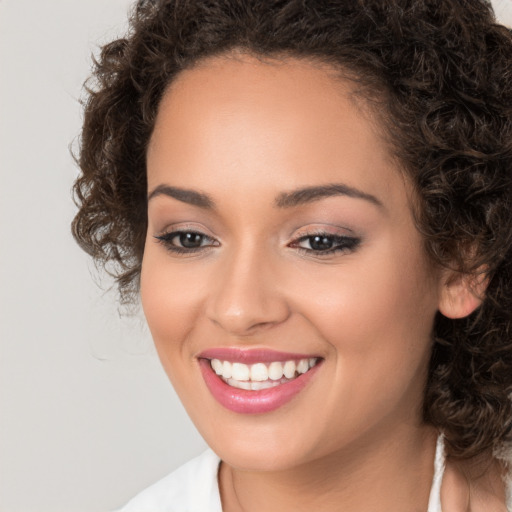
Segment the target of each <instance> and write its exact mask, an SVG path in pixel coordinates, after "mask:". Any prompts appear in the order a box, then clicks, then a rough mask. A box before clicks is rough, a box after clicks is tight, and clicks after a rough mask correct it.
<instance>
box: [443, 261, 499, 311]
mask: <svg viewBox="0 0 512 512" xmlns="http://www.w3.org/2000/svg"><path fill="white" fill-rule="evenodd" d="M488 281H489V280H488V276H487V274H486V273H485V272H483V271H482V272H479V271H477V272H476V273H475V274H461V273H454V272H449V274H447V275H445V276H444V278H443V279H442V280H441V290H440V296H439V312H440V313H441V314H442V315H444V316H446V317H447V318H452V319H456V318H465V317H466V316H468V315H470V314H471V313H473V311H475V310H476V309H477V308H478V307H479V306H480V305H481V304H482V302H483V299H484V297H485V291H486V289H487V284H488Z"/></svg>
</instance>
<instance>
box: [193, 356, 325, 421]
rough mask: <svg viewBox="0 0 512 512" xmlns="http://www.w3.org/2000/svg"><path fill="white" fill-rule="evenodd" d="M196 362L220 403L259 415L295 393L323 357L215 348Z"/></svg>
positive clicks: (290, 397)
mask: <svg viewBox="0 0 512 512" xmlns="http://www.w3.org/2000/svg"><path fill="white" fill-rule="evenodd" d="M198 362H199V366H200V369H201V373H202V375H203V379H204V381H205V384H206V386H207V388H208V390H209V391H210V393H211V394H212V396H213V397H214V398H215V399H216V400H217V401H218V402H219V403H220V404H221V405H222V406H224V407H225V408H227V409H229V410H231V411H233V412H237V413H242V414H260V413H267V412H271V411H274V410H276V409H278V408H280V407H282V406H283V405H285V404H286V403H288V402H290V401H291V400H292V399H293V398H294V397H295V396H297V395H298V394H299V393H300V392H301V391H302V390H303V389H304V388H305V386H306V385H307V384H308V383H309V382H310V381H311V380H312V378H313V376H314V374H315V373H316V372H317V371H318V369H319V367H321V366H322V365H321V363H322V362H323V359H322V358H320V357H308V356H305V355H299V354H290V353H281V352H275V351H269V350H239V349H215V350H209V351H205V352H204V353H202V354H201V355H200V356H199V357H198Z"/></svg>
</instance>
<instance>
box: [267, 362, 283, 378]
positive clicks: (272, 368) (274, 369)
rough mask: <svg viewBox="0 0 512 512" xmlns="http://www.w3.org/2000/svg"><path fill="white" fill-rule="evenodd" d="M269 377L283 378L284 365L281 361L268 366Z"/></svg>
mask: <svg viewBox="0 0 512 512" xmlns="http://www.w3.org/2000/svg"><path fill="white" fill-rule="evenodd" d="M268 378H269V379H271V380H279V379H282V378H283V365H282V364H281V363H279V362H277V361H276V362H273V363H270V365H269V367H268Z"/></svg>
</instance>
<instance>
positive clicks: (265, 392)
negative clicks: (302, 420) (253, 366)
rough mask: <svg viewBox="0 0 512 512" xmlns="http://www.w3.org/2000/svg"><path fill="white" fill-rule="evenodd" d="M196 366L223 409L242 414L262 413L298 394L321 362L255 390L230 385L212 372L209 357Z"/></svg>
mask: <svg viewBox="0 0 512 512" xmlns="http://www.w3.org/2000/svg"><path fill="white" fill-rule="evenodd" d="M199 366H200V368H201V373H202V374H203V378H204V381H205V383H206V386H207V387H208V389H209V390H210V393H211V394H212V395H213V397H214V398H215V399H216V400H217V401H218V402H219V403H220V404H221V405H223V406H224V407H225V408H226V409H229V410H230V411H233V412H238V413H242V414H261V413H265V412H271V411H274V410H276V409H278V408H279V407H282V406H283V405H284V404H286V403H288V402H289V401H290V400H292V398H294V397H295V396H296V395H298V394H299V393H300V392H301V391H302V390H303V389H304V387H305V386H306V385H307V384H308V382H309V381H310V380H311V379H312V378H313V376H314V374H315V373H316V372H317V370H318V368H319V367H320V366H321V361H320V362H318V363H317V364H316V365H315V366H313V368H311V369H310V370H308V371H307V372H306V373H303V374H302V375H299V376H298V377H297V378H295V379H293V380H291V381H290V382H286V383H285V384H280V385H279V386H274V387H272V388H268V389H261V390H258V391H250V390H247V389H238V388H234V387H232V386H229V385H228V384H226V383H225V382H224V381H223V380H222V379H221V378H220V377H219V376H218V375H217V374H216V373H215V372H214V371H213V369H212V367H211V364H210V361H209V360H208V359H199Z"/></svg>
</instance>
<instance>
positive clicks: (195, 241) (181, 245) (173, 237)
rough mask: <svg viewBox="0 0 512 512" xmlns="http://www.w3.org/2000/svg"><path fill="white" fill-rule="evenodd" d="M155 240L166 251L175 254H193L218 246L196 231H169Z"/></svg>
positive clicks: (209, 238)
mask: <svg viewBox="0 0 512 512" xmlns="http://www.w3.org/2000/svg"><path fill="white" fill-rule="evenodd" d="M155 238H156V239H157V241H158V242H160V243H161V244H163V245H164V246H165V248H166V249H168V250H169V251H171V252H174V253H177V254H186V253H194V252H198V251H203V250H206V249H208V248H209V247H213V246H215V245H218V243H217V242H216V241H215V240H214V239H213V238H211V237H209V236H208V235H205V234H204V233H199V232H197V231H185V230H183V231H171V232H169V233H164V234H162V235H158V236H155Z"/></svg>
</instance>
